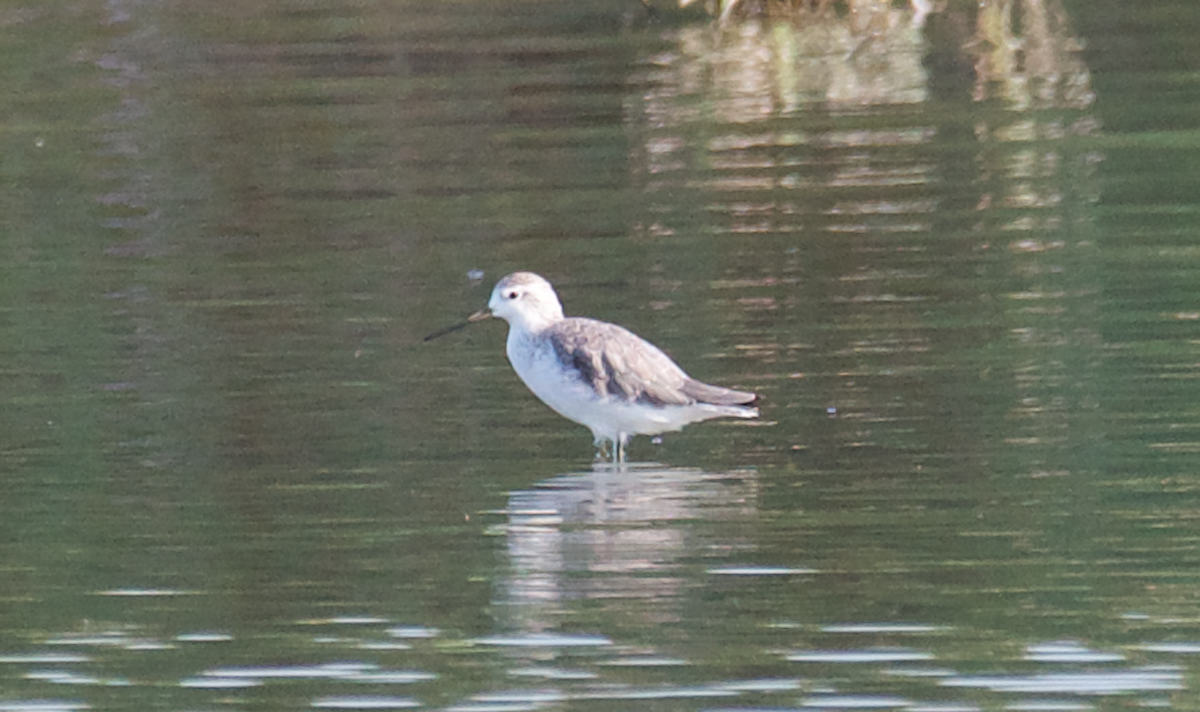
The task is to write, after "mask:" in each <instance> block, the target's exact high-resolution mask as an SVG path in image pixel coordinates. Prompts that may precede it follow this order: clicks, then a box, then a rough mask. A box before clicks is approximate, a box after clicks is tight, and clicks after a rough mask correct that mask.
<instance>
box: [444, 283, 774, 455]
mask: <svg viewBox="0 0 1200 712" xmlns="http://www.w3.org/2000/svg"><path fill="white" fill-rule="evenodd" d="M491 316H496V317H500V318H501V319H504V320H505V321H507V322H508V324H509V330H508V344H507V348H506V351H507V353H508V360H509V361H510V362H511V363H512V366H513V369H514V370H515V371H516V372H517V375H518V376H520V377H521V380H522V381H524V382H525V385H526V386H528V387H529V390H531V391H533V393H534V395H536V396H537V397H538V398H540V399H542V401H543V402H544V403H545V404H546V405H548V406H550V407H551V408H552V409H554V410H555V411H556V412H557V413H559V414H560V415H562V416H563V417H566V418H568V419H570V420H573V421H575V422H576V423H580V424H581V425H586V426H587V427H588V428H590V429H591V431H592V435H593V436H594V437H595V442H596V444H597V445H598V446H600V447H603V445H604V443H605V441H608V442H611V443H613V447H614V450H615V452H614V453H613V459H614V461H615V462H623V461H624V459H625V445H626V444H627V443H628V441H629V438H630V437H631V436H633V435H657V434H658V433H663V432H667V431H671V430H679V429H680V428H682V427H683V426H685V425H687V424H689V423H695V422H699V421H701V420H709V419H711V418H721V417H734V418H756V417H758V409H757V408H753V407H749V406H750V405H751V404H752V403H753V402H754V401H755V400H757V398H758V396H756V395H755V394H754V393H750V392H747V391H735V390H732V389H730V388H722V387H720V386H710V385H708V384H706V383H701V382H700V381H697V380H695V379H694V378H691V377H690V376H688V375H687V374H686V373H684V371H683V369H681V368H680V367H679V366H677V365H676V364H675V362H674V361H672V360H671V359H670V357H669V356H667V355H666V354H664V353H663V352H662V351H661V350H660V349H659V348H658V347H657V346H655V345H654V344H651V343H650V342H648V341H645V340H644V339H642V338H640V337H638V336H637V335H635V334H634V333H633V332H631V331H629V330H628V329H625V328H623V327H620V326H617V325H616V324H609V323H606V322H603V321H597V320H595V319H584V318H580V317H565V316H563V308H562V304H561V303H560V302H559V300H558V295H557V294H555V293H554V287H552V286H550V283H549V282H547V281H546V280H545V279H543V278H542V277H540V276H538V275H536V274H533V273H532V272H514V273H513V274H510V275H508V276H507V277H504V278H503V279H501V280H500V281H499V282H498V283H497V284H496V287H495V289H493V290H492V296H491V299H490V300H488V308H487V309H484V310H482V311H478V312H476V313H475V314H472V315H471V316H470V318H468V320H467V322H466V323H470V322H474V321H479V320H481V319H486V318H488V317H491ZM461 326H465V324H460V325H456V326H454V327H450V328H449V329H445V330H443V331H440V332H437V333H434V334H430V335H429V336H428V337H426V340H428V339H432V338H436V337H438V336H441V335H442V334H444V333H448V332H449V331H452V330H454V329H455V328H459V327H461Z"/></svg>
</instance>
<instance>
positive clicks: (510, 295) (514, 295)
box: [508, 292, 521, 299]
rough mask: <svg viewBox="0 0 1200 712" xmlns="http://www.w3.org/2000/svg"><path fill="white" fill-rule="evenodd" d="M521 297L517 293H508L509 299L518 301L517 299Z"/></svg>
mask: <svg viewBox="0 0 1200 712" xmlns="http://www.w3.org/2000/svg"><path fill="white" fill-rule="evenodd" d="M519 296H521V295H520V294H517V293H516V292H509V293H508V298H509V299H516V298H517V297H519Z"/></svg>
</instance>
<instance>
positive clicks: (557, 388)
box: [507, 338, 695, 440]
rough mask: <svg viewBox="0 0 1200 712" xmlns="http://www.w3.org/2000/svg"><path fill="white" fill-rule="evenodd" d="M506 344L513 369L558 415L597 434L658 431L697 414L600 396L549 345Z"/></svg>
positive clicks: (677, 425) (614, 435)
mask: <svg viewBox="0 0 1200 712" xmlns="http://www.w3.org/2000/svg"><path fill="white" fill-rule="evenodd" d="M514 341H516V343H514ZM507 350H508V359H509V361H510V362H511V363H512V366H513V370H515V371H516V372H517V375H518V376H520V377H521V380H522V381H524V382H525V385H526V386H528V387H529V390H531V391H533V394H534V395H536V396H537V397H538V398H540V399H541V400H542V402H543V403H545V404H546V405H548V406H550V407H551V408H552V409H553V410H554V411H555V412H557V413H558V414H559V415H562V416H563V417H565V418H568V419H570V420H573V421H575V422H576V423H579V424H581V425H585V426H587V427H588V428H590V429H591V431H592V434H593V435H594V436H595V437H596V438H597V439H599V438H609V439H611V440H616V439H617V438H618V437H619V436H620V435H622V434H625V435H654V434H656V433H662V432H666V431H668V430H678V429H680V428H682V427H683V426H684V425H687V424H688V423H689V422H692V421H693V420H695V418H689V417H680V416H685V415H686V414H685V413H684V411H685V410H686V409H684V408H679V407H675V408H657V407H654V406H650V405H639V404H637V403H629V402H627V401H625V400H622V399H620V398H615V397H612V396H606V397H601V396H599V395H598V394H597V393H596V391H595V390H594V389H593V388H592V386H591V384H590V383H587V382H586V381H585V380H583V379H582V378H580V377H579V376H578V375H576V373H575V372H574V371H573V370H571V369H570V368H567V367H564V366H563V364H562V362H561V361H559V360H558V357H557V356H556V355H555V353H554V350H553V348H552V347H550V346H548V345H546V346H543V347H541V348H539V347H538V345H535V344H533V343H531V342H529V341H527V340H522V339H519V338H518V339H516V340H514V339H512V338H510V339H509V343H508V349H507Z"/></svg>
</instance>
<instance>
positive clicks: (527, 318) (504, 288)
mask: <svg viewBox="0 0 1200 712" xmlns="http://www.w3.org/2000/svg"><path fill="white" fill-rule="evenodd" d="M493 316H498V317H500V318H501V319H503V320H505V321H507V322H508V323H509V325H510V326H512V327H514V328H516V329H517V330H519V331H524V332H538V331H541V330H542V329H545V328H547V327H549V326H552V325H553V324H555V323H556V322H559V321H562V318H563V308H562V304H560V303H559V301H558V295H557V294H555V293H554V287H551V286H550V283H549V282H547V281H546V280H545V279H542V278H541V277H539V276H538V275H536V274H534V273H533V272H513V273H512V274H510V275H508V276H507V277H505V278H504V279H501V280H500V281H499V282H497V283H496V287H495V288H494V289H493V290H492V298H491V299H489V300H488V305H487V309H480V310H479V311H477V312H475V313H474V314H472V315H471V316H469V317H467V320H466V321H464V322H460V323H458V324H454V325H452V326H447V327H446V328H444V329H438V330H437V331H435V332H433V333H432V334H430V335H429V336H426V337H425V340H426V341H433V340H434V339H436V338H439V337H442V336H445V335H446V334H450V333H453V332H455V331H458V330H459V329H462V328H463V327H465V326H467V325H468V324H473V323H475V322H477V321H483V320H484V319H489V318H491V317H493Z"/></svg>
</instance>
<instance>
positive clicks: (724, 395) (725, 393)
mask: <svg viewBox="0 0 1200 712" xmlns="http://www.w3.org/2000/svg"><path fill="white" fill-rule="evenodd" d="M680 390H682V391H683V392H684V394H686V395H687V396H688V397H690V398H692V399H694V400H696V401H698V402H700V403H712V404H713V405H750V404H751V403H753V402H754V401H756V400H758V394H757V393H751V392H750V391H735V390H734V389H732V388H722V387H721V386H712V385H709V384H707V383H701V382H700V381H697V380H696V379H694V378H689V379H687V382H685V383H684V384H683V388H681V389H680Z"/></svg>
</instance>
